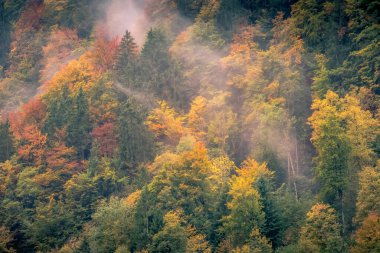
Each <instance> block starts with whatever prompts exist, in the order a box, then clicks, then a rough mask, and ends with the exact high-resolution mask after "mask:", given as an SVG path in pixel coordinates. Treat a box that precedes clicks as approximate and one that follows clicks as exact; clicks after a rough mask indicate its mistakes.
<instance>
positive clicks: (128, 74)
mask: <svg viewBox="0 0 380 253" xmlns="http://www.w3.org/2000/svg"><path fill="white" fill-rule="evenodd" d="M138 61H139V52H138V47H137V44H136V42H135V40H134V38H133V37H132V35H131V33H130V32H129V31H128V30H127V31H126V32H125V34H124V36H123V38H122V39H121V42H120V45H119V50H118V53H117V57H116V63H115V71H116V75H117V79H118V80H119V81H121V82H122V83H123V84H125V85H126V86H128V87H134V86H137V85H139V84H138V83H135V82H136V81H137V80H138V69H137V66H138Z"/></svg>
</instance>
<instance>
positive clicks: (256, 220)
mask: <svg viewBox="0 0 380 253" xmlns="http://www.w3.org/2000/svg"><path fill="white" fill-rule="evenodd" d="M236 172H237V175H236V176H233V177H232V178H231V180H230V191H229V192H228V194H229V195H230V196H231V200H230V201H229V202H228V203H227V207H228V209H229V211H230V213H229V215H228V216H225V217H224V218H223V221H224V229H225V232H226V235H227V236H228V237H229V238H230V239H231V240H232V244H233V245H234V246H242V245H244V244H245V243H248V242H249V239H250V235H251V233H252V231H254V230H255V229H259V230H260V229H262V228H263V226H264V222H265V214H264V212H263V210H262V205H261V203H260V194H259V193H258V192H257V190H256V189H255V188H254V187H253V184H254V183H255V181H256V180H257V179H258V178H259V176H261V175H268V176H271V175H272V172H271V171H270V170H268V168H267V167H266V164H265V163H264V164H259V163H257V162H256V161H254V160H252V159H248V160H246V161H245V162H244V163H243V165H242V167H241V168H240V169H238V170H237V171H236Z"/></svg>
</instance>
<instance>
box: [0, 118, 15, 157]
mask: <svg viewBox="0 0 380 253" xmlns="http://www.w3.org/2000/svg"><path fill="white" fill-rule="evenodd" d="M13 152H14V144H13V137H12V134H11V131H10V124H9V121H8V120H7V121H5V122H4V123H1V122H0V163H2V162H4V161H6V160H8V159H9V158H10V157H11V155H12V154H13Z"/></svg>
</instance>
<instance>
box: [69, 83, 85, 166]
mask: <svg viewBox="0 0 380 253" xmlns="http://www.w3.org/2000/svg"><path fill="white" fill-rule="evenodd" d="M90 130H91V122H90V114H89V108H88V102H87V99H86V97H85V94H84V92H83V89H82V87H81V88H80V89H79V93H78V95H77V96H76V98H75V101H74V109H73V111H72V114H71V117H70V120H69V123H68V127H67V144H68V146H72V147H75V148H76V150H77V153H78V156H79V157H80V158H81V159H85V158H87V156H88V152H89V144H90V134H89V133H90Z"/></svg>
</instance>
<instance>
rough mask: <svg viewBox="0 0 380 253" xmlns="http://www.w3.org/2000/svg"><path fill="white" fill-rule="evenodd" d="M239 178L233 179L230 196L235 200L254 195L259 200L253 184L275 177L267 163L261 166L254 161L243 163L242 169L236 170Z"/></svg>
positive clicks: (234, 177) (249, 160)
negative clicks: (264, 177) (262, 178)
mask: <svg viewBox="0 0 380 253" xmlns="http://www.w3.org/2000/svg"><path fill="white" fill-rule="evenodd" d="M236 173H237V174H238V175H237V176H233V177H232V178H231V189H230V191H229V194H230V195H231V196H233V197H234V198H239V197H244V196H248V195H251V194H252V195H254V196H256V197H257V198H259V194H258V192H257V191H256V190H255V189H254V188H253V187H252V186H253V183H254V182H255V181H256V180H257V179H258V178H259V177H260V176H266V177H273V172H272V171H270V170H269V169H268V168H267V165H266V164H265V163H262V164H259V163H258V162H256V161H255V160H253V159H247V160H245V161H244V162H243V164H242V166H241V168H240V169H237V170H236Z"/></svg>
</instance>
